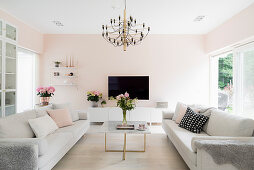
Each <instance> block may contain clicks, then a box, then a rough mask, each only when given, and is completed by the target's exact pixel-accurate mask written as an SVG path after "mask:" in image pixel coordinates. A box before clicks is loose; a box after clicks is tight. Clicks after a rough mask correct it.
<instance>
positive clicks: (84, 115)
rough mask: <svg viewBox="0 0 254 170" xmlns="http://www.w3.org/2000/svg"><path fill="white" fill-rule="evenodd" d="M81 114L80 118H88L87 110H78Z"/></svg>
mask: <svg viewBox="0 0 254 170" xmlns="http://www.w3.org/2000/svg"><path fill="white" fill-rule="evenodd" d="M78 115H79V120H88V114H87V112H85V111H79V112H78Z"/></svg>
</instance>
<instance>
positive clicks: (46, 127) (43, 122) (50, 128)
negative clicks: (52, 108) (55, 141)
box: [28, 115, 58, 138]
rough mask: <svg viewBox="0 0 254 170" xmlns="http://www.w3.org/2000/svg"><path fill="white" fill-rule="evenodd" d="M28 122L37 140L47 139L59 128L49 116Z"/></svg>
mask: <svg viewBox="0 0 254 170" xmlns="http://www.w3.org/2000/svg"><path fill="white" fill-rule="evenodd" d="M28 122H29V125H30V126H31V128H32V129H33V132H34V134H35V136H36V137H37V138H40V137H45V136H47V135H49V134H51V133H53V132H54V131H55V130H56V129H58V126H57V125H56V123H55V122H54V120H53V119H52V118H51V117H50V116H49V115H45V116H42V117H38V118H36V119H29V120H28Z"/></svg>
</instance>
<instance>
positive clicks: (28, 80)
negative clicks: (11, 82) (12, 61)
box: [17, 48, 37, 113]
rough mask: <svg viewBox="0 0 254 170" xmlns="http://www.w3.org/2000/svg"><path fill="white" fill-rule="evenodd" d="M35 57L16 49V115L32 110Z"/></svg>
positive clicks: (26, 51) (23, 50) (33, 54)
mask: <svg viewBox="0 0 254 170" xmlns="http://www.w3.org/2000/svg"><path fill="white" fill-rule="evenodd" d="M36 58H37V55H36V54H35V53H33V52H31V51H28V50H25V49H22V48H19V49H18V65H17V70H18V74H17V113H20V112H23V111H26V110H30V109H33V107H34V97H35V82H36V81H35V73H36V70H35V64H36Z"/></svg>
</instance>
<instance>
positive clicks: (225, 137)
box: [191, 136, 254, 152]
mask: <svg viewBox="0 0 254 170" xmlns="http://www.w3.org/2000/svg"><path fill="white" fill-rule="evenodd" d="M203 140H216V141H225V140H227V141H229V140H235V141H243V142H244V141H245V142H248V141H253V142H254V137H229V136H196V137H193V138H192V139H191V148H192V150H193V151H194V152H197V146H196V142H197V141H203Z"/></svg>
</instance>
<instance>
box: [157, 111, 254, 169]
mask: <svg viewBox="0 0 254 170" xmlns="http://www.w3.org/2000/svg"><path fill="white" fill-rule="evenodd" d="M173 115H174V112H167V113H166V112H164V113H163V121H162V127H163V129H164V131H165V132H166V134H167V136H168V138H169V139H170V140H171V142H172V143H173V144H174V146H175V148H176V149H177V150H178V152H179V154H180V155H181V156H182V158H183V160H184V161H185V163H186V164H187V165H188V167H189V168H190V169H191V170H236V167H235V166H233V165H232V164H230V163H227V164H220V165H219V164H216V163H215V162H214V160H213V158H212V156H211V155H210V154H209V153H208V152H206V151H205V150H203V149H199V148H197V141H213V142H214V141H225V140H230V141H232V140H237V141H244V142H247V141H248V142H250V141H251V142H252V143H253V147H252V151H250V152H254V138H253V137H252V135H253V130H254V120H252V119H248V118H243V117H240V116H237V115H234V114H232V113H226V112H223V111H220V110H217V109H216V110H213V111H212V112H211V115H210V118H209V120H208V122H207V123H206V125H205V126H204V128H203V130H204V131H202V132H201V133H200V134H196V133H192V132H190V131H188V130H185V129H183V128H180V127H179V126H178V124H176V123H175V121H173V120H172V117H173ZM225 147H227V146H226V145H225ZM239 149H241V148H239Z"/></svg>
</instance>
